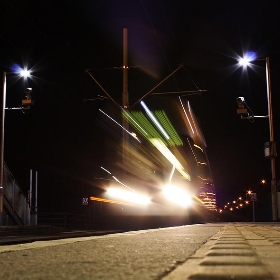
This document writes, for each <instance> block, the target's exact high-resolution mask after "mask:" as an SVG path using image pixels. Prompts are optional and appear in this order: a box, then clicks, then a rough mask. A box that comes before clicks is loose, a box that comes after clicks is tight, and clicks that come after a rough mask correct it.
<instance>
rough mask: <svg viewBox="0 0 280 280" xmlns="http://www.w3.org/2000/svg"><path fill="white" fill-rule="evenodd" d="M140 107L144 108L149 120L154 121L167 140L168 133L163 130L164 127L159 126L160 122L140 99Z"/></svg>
mask: <svg viewBox="0 0 280 280" xmlns="http://www.w3.org/2000/svg"><path fill="white" fill-rule="evenodd" d="M140 103H141V105H142V107H143V108H144V109H145V111H146V113H147V114H148V116H149V117H150V118H151V120H152V121H153V122H154V124H155V125H156V126H157V128H158V129H159V130H160V131H161V132H162V134H163V135H164V137H165V138H166V139H167V140H169V138H170V137H169V135H168V134H167V132H166V131H165V130H164V128H163V127H162V126H161V124H160V123H159V122H158V120H157V119H156V117H155V116H154V114H153V113H152V112H151V111H150V109H149V108H148V107H147V106H146V104H145V103H144V102H143V101H141V102H140Z"/></svg>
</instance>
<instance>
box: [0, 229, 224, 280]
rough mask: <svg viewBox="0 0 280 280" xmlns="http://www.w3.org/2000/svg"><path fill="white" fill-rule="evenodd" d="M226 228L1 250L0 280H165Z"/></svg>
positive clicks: (151, 232)
mask: <svg viewBox="0 0 280 280" xmlns="http://www.w3.org/2000/svg"><path fill="white" fill-rule="evenodd" d="M222 227H223V224H205V225H203V224H201V225H188V226H182V227H172V228H163V229H154V230H142V231H141V230H140V231H134V232H125V233H117V234H110V235H105V236H93V237H82V238H70V239H61V240H50V241H36V242H32V243H26V244H17V245H3V246H0V266H1V267H0V279H5V280H8V279H106V280H108V279H137V280H140V279H141V280H145V279H149V280H150V279H161V278H162V277H163V276H165V275H167V274H168V273H169V272H170V271H172V270H173V269H174V268H175V267H176V266H178V265H179V264H181V263H183V262H185V261H186V259H187V258H188V257H190V256H191V255H192V254H194V252H195V251H196V250H197V249H199V248H200V247H201V246H202V245H203V244H204V243H205V242H206V241H207V240H208V239H209V238H210V237H211V236H213V235H214V234H216V233H217V232H218V231H219V230H220V229H221V228H222Z"/></svg>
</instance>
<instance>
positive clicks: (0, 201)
mask: <svg viewBox="0 0 280 280" xmlns="http://www.w3.org/2000/svg"><path fill="white" fill-rule="evenodd" d="M18 74H19V75H20V76H21V77H24V78H27V77H30V71H28V70H27V69H23V70H21V71H20V72H18ZM6 76H7V72H3V87H2V111H1V137H0V141H1V142H0V225H2V224H3V208H4V186H3V176H4V135H5V109H6Z"/></svg>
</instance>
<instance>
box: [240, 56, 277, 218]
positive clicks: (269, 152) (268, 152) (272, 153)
mask: <svg viewBox="0 0 280 280" xmlns="http://www.w3.org/2000/svg"><path fill="white" fill-rule="evenodd" d="M253 60H256V57H255V55H254V54H253V53H249V54H248V55H247V56H246V57H244V58H240V59H239V64H240V65H241V66H243V67H247V66H248V65H251V61H253ZM258 60H260V59H258ZM263 60H264V59H263ZM265 64H266V87H267V107H268V120H269V136H270V140H269V143H266V144H267V145H266V146H265V156H266V158H269V159H270V161H271V203H272V219H273V221H277V220H278V207H277V188H276V168H275V157H276V142H275V140H274V130H273V114H272V101H271V81H270V63H269V57H266V58H265Z"/></svg>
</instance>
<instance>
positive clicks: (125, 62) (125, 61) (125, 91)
mask: <svg viewBox="0 0 280 280" xmlns="http://www.w3.org/2000/svg"><path fill="white" fill-rule="evenodd" d="M127 71H128V59H127V28H124V29H123V94H122V103H123V104H122V105H123V108H124V109H127V108H128V73H127Z"/></svg>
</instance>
